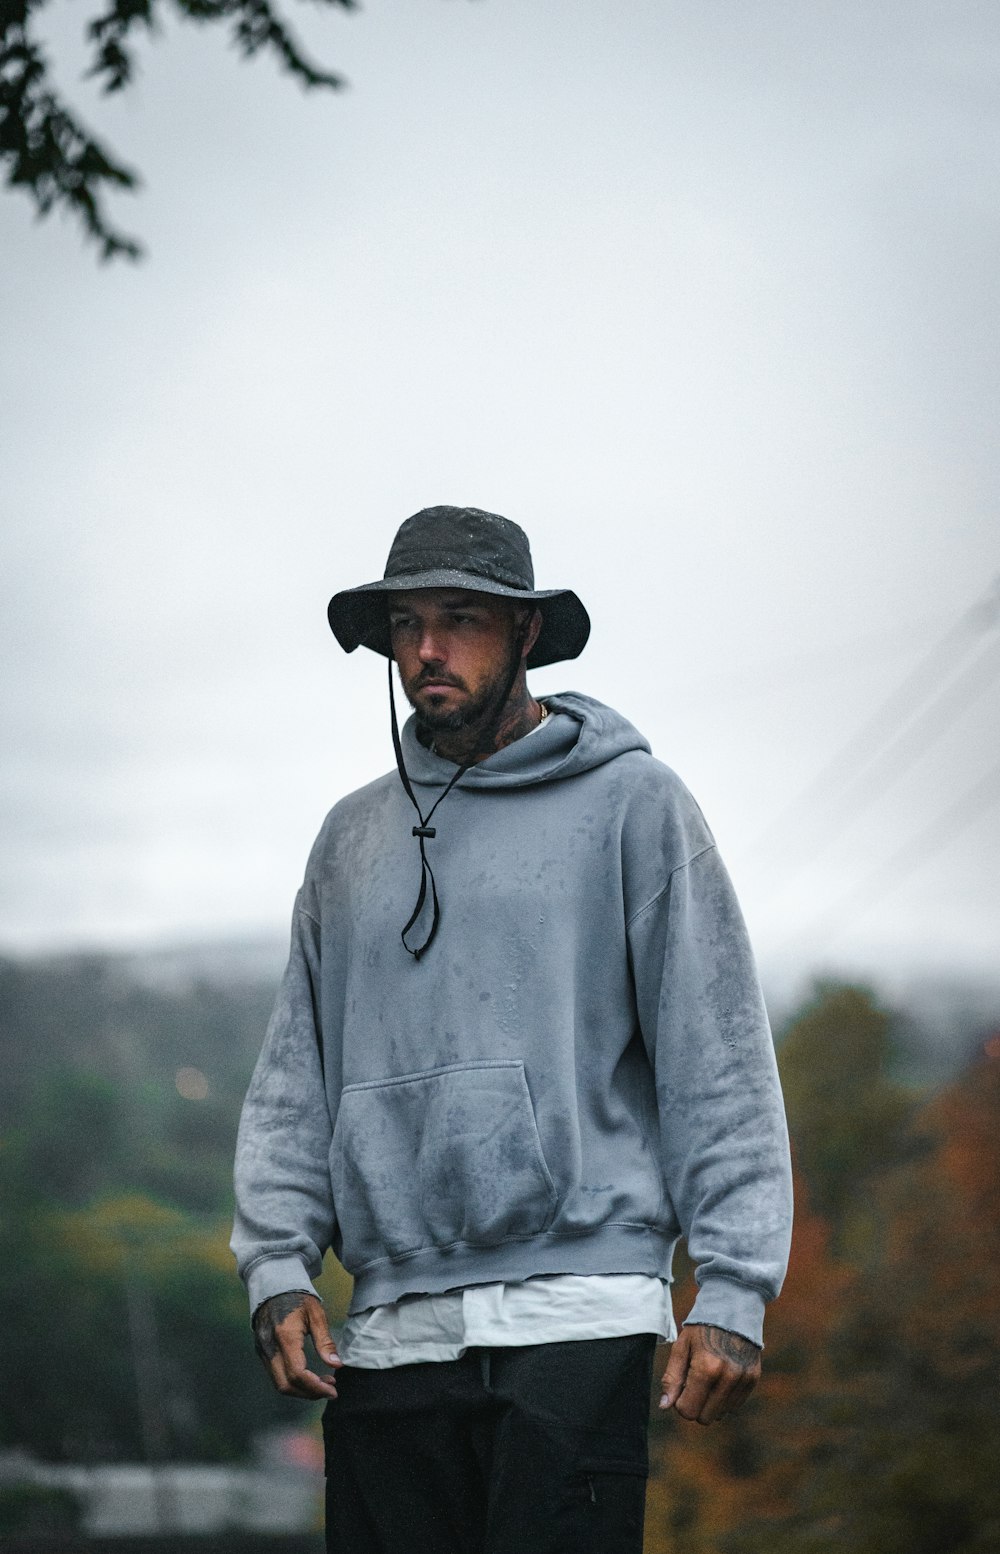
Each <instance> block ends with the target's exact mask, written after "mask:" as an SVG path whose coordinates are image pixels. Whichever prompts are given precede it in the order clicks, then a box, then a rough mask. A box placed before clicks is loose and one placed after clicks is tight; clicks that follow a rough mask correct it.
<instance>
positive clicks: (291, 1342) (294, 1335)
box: [275, 1312, 337, 1398]
mask: <svg viewBox="0 0 1000 1554" xmlns="http://www.w3.org/2000/svg"><path fill="white" fill-rule="evenodd" d="M275 1336H276V1338H277V1340H278V1356H276V1358H277V1357H280V1359H281V1363H282V1365H283V1367H284V1372H285V1382H286V1384H287V1385H286V1386H285V1387H281V1386H279V1387H278V1390H279V1392H291V1393H292V1394H294V1395H295V1396H296V1397H308V1398H320V1397H323V1398H335V1397H336V1396H337V1389H336V1387H335V1386H334V1384H333V1378H332V1377H328V1376H317V1374H316V1372H315V1371H312V1370H310V1368H309V1365H308V1362H307V1360H306V1346H305V1323H304V1321H303V1320H302V1319H301V1316H300V1313H298V1312H293V1313H292V1315H291V1316H290V1317H288V1318H287V1319H286V1320H285V1321H284V1322H282V1323H281V1325H280V1326H279V1327H277V1328H276V1329H275ZM329 1343H330V1339H329V1337H328V1338H327V1344H328V1345H329Z"/></svg>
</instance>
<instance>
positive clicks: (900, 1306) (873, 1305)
mask: <svg viewBox="0 0 1000 1554" xmlns="http://www.w3.org/2000/svg"><path fill="white" fill-rule="evenodd" d="M891 1056H892V1055H891V1043H890V1024H889V1021H888V1019H887V1017H886V1016H885V1014H884V1013H883V1012H882V1011H880V1010H879V1009H878V1007H877V1005H876V1004H875V1002H874V1000H873V999H872V998H871V996H870V995H868V994H866V993H865V992H864V991H862V990H860V989H857V988H846V987H838V986H826V987H821V988H819V989H818V990H817V993H816V996H815V997H814V998H813V1000H812V1001H811V1002H810V1004H809V1006H808V1007H807V1008H806V1009H805V1010H803V1012H802V1014H801V1015H800V1017H799V1018H798V1019H797V1020H796V1021H795V1023H794V1024H793V1025H792V1027H791V1029H790V1030H789V1031H788V1033H787V1036H786V1038H785V1041H784V1042H783V1043H782V1045H781V1047H780V1049H779V1061H780V1062H781V1064H782V1069H783V1078H784V1081H785V1088H786V1096H787V1101H788V1110H789V1121H790V1126H791V1130H792V1136H793V1149H794V1154H795V1159H796V1227H795V1235H794V1240H793V1247H792V1258H791V1263H790V1268H789V1274H788V1279H787V1282H786V1286H785V1289H784V1292H783V1293H782V1296H781V1299H780V1300H779V1301H778V1302H777V1303H776V1304H775V1305H774V1306H773V1307H772V1308H771V1311H770V1312H769V1316H768V1322H767V1329H766V1340H767V1349H766V1353H765V1379H764V1382H763V1383H762V1385H761V1387H760V1389H759V1390H758V1393H757V1395H756V1396H755V1397H754V1398H753V1399H752V1400H751V1402H750V1403H749V1404H748V1405H747V1407H746V1408H745V1409H744V1411H743V1412H742V1413H741V1414H740V1415H737V1416H735V1417H733V1418H731V1419H729V1420H726V1421H725V1422H724V1423H722V1424H720V1425H717V1426H715V1427H713V1428H712V1429H709V1430H702V1429H700V1428H699V1427H697V1426H692V1425H687V1424H685V1423H684V1422H683V1421H681V1420H675V1419H673V1418H671V1419H669V1420H666V1421H660V1420H657V1421H656V1422H655V1423H654V1425H653V1454H652V1476H651V1480H650V1490H649V1497H648V1505H647V1537H646V1554H681V1551H683V1554H897V1551H899V1554H960V1551H961V1554H964V1551H969V1554H972V1551H983V1554H986V1551H987V1550H994V1549H998V1548H1000V1475H998V1472H997V1457H998V1449H1000V1167H998V1138H1000V1042H998V1041H997V1040H996V1039H995V1038H994V1039H993V1040H992V1041H990V1040H987V1041H986V1042H985V1044H984V1046H983V1049H982V1055H981V1057H980V1059H979V1060H978V1061H977V1062H976V1063H975V1064H974V1065H973V1066H972V1067H971V1068H970V1069H969V1070H968V1071H967V1072H966V1073H965V1074H964V1076H962V1077H961V1078H960V1079H959V1080H958V1081H957V1082H956V1083H954V1084H952V1085H951V1086H950V1087H949V1088H948V1089H946V1090H944V1091H942V1092H941V1093H939V1094H937V1095H936V1096H934V1097H932V1098H929V1099H928V1098H926V1097H921V1096H919V1095H912V1094H907V1093H906V1091H905V1090H904V1089H903V1088H902V1087H901V1086H900V1085H898V1084H897V1083H896V1082H894V1080H893V1079H892V1077H891ZM675 1294H676V1306H677V1310H678V1315H679V1316H683V1313H684V1311H685V1310H686V1309H687V1305H688V1304H689V1303H690V1299H691V1291H690V1289H688V1288H685V1287H684V1286H683V1285H681V1286H680V1287H678V1288H677V1289H676V1291H675Z"/></svg>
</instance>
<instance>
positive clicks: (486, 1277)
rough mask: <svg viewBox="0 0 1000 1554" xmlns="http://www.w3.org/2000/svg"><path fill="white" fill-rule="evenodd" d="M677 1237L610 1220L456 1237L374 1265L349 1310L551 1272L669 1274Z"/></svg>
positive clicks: (358, 1280) (360, 1276) (359, 1281)
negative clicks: (511, 1235) (488, 1238)
mask: <svg viewBox="0 0 1000 1554" xmlns="http://www.w3.org/2000/svg"><path fill="white" fill-rule="evenodd" d="M676 1241H677V1237H676V1234H668V1233H667V1232H666V1231H662V1230H657V1229H655V1228H654V1227H653V1226H650V1225H629V1224H615V1223H611V1224H605V1225H604V1226H602V1227H601V1229H600V1230H599V1231H598V1232H596V1233H595V1232H594V1231H580V1232H574V1231H563V1232H561V1233H560V1232H559V1231H547V1232H545V1233H544V1234H543V1235H539V1236H532V1237H530V1238H526V1239H524V1240H509V1241H503V1242H499V1243H498V1244H497V1245H495V1246H474V1245H471V1244H470V1243H469V1242H456V1243H455V1244H454V1245H452V1246H449V1247H427V1248H424V1249H422V1250H420V1251H417V1252H408V1253H407V1254H406V1255H405V1256H404V1257H400V1258H384V1259H381V1260H380V1261H379V1262H377V1263H374V1264H372V1263H370V1264H368V1266H367V1267H366V1268H364V1269H363V1270H361V1271H360V1272H356V1273H355V1276H354V1293H353V1297H352V1299H351V1306H350V1315H351V1316H354V1315H356V1314H357V1313H358V1312H359V1311H366V1310H368V1309H369V1307H371V1306H384V1305H388V1304H391V1303H392V1302H394V1301H397V1300H400V1299H402V1297H403V1296H404V1295H442V1294H444V1292H445V1291H446V1290H453V1289H464V1288H466V1287H468V1286H469V1285H471V1284H520V1283H522V1282H523V1281H524V1280H526V1279H534V1278H539V1277H542V1276H544V1275H546V1274H560V1273H576V1274H607V1273H642V1274H649V1275H651V1276H652V1277H653V1278H656V1279H668V1280H669V1278H670V1268H671V1262H672V1258H673V1250H674V1246H675V1245H676Z"/></svg>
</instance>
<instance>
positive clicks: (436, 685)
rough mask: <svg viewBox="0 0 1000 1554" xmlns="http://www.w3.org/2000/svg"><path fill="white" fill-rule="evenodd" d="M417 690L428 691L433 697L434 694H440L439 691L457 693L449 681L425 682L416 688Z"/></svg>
mask: <svg viewBox="0 0 1000 1554" xmlns="http://www.w3.org/2000/svg"><path fill="white" fill-rule="evenodd" d="M417 690H418V691H429V692H430V693H431V694H432V695H433V694H434V693H435V692H437V693H438V694H440V692H441V691H457V690H458V686H457V685H453V684H452V683H451V681H450V680H425V681H424V683H423V685H418V686H417Z"/></svg>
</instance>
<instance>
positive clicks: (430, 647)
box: [417, 626, 445, 664]
mask: <svg viewBox="0 0 1000 1554" xmlns="http://www.w3.org/2000/svg"><path fill="white" fill-rule="evenodd" d="M417 655H418V657H419V659H420V662H421V663H422V664H443V663H444V658H445V654H444V649H443V647H442V645H441V640H440V638H439V637H438V636H436V635H435V632H434V630H433V628H432V627H430V626H425V627H424V629H423V631H422V632H421V633H420V642H419V644H418V647H417Z"/></svg>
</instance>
